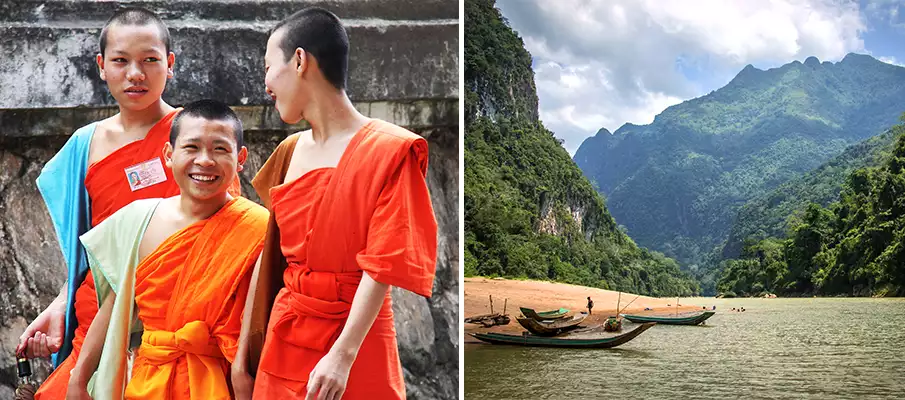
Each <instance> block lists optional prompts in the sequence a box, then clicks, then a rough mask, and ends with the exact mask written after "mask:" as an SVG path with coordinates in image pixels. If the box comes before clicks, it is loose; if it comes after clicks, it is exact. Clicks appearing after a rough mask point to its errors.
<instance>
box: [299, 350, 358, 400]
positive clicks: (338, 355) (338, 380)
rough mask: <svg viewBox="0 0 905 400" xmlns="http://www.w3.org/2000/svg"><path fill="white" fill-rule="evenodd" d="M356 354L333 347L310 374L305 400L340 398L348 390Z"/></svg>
mask: <svg viewBox="0 0 905 400" xmlns="http://www.w3.org/2000/svg"><path fill="white" fill-rule="evenodd" d="M353 361H355V354H351V353H350V352H342V351H339V350H336V349H331V350H330V351H329V352H327V355H325V356H324V358H321V360H320V361H318V362H317V365H315V366H314V369H313V370H312V371H311V375H309V376H308V395H307V396H305V400H339V399H341V398H342V397H343V393H345V391H346V382H348V381H349V371H350V370H351V369H352V362H353Z"/></svg>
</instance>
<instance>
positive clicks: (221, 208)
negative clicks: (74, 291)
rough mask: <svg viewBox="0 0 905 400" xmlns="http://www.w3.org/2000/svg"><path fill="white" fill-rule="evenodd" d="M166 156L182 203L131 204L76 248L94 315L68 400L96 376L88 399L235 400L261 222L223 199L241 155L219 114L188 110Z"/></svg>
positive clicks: (233, 130) (245, 203)
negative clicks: (232, 368)
mask: <svg viewBox="0 0 905 400" xmlns="http://www.w3.org/2000/svg"><path fill="white" fill-rule="evenodd" d="M163 153H164V159H165V160H166V166H167V168H168V169H170V170H171V172H172V174H173V177H174V179H175V181H176V182H177V184H178V185H179V188H180V190H181V192H180V194H179V195H178V196H175V197H170V198H166V199H146V200H139V201H136V202H133V203H131V204H129V205H128V206H126V207H123V208H122V209H121V210H119V211H117V212H116V213H114V214H113V215H112V216H111V217H110V218H108V219H107V220H105V221H104V222H102V223H101V224H99V225H98V226H97V227H95V228H94V229H92V230H91V231H89V232H88V233H86V234H85V235H83V236H82V238H81V241H82V244H83V245H84V246H85V249H86V251H87V253H88V260H89V264H90V266H91V269H92V271H93V274H94V279H95V282H96V285H97V288H98V290H97V293H98V301H99V304H102V306H101V308H100V311H99V312H98V316H97V318H95V320H94V322H93V323H92V325H91V327H90V328H89V330H88V335H87V337H86V339H85V344H84V346H83V348H82V355H81V357H80V358H79V360H78V363H77V364H76V367H75V368H74V369H73V372H72V377H71V379H70V381H69V391H68V395H67V396H68V397H67V398H72V399H84V398H87V396H88V389H89V380H90V379H91V377H92V375H95V374H94V372H95V370H96V371H97V373H96V375H95V378H94V381H93V383H92V385H90V387H91V390H92V391H93V396H94V398H95V399H121V398H127V399H230V398H231V394H230V388H229V384H228V379H227V376H228V372H229V365H230V363H231V362H232V360H233V357H234V355H235V351H236V345H237V342H238V339H239V331H240V328H241V323H240V319H241V316H242V310H243V308H244V304H245V298H246V293H247V291H248V285H249V281H250V275H251V271H252V267H253V265H254V264H255V261H256V260H257V258H258V255H259V254H260V251H261V248H262V245H263V240H264V233H265V232H266V229H267V221H268V215H269V214H268V212H267V210H266V209H265V208H263V207H261V206H259V205H257V204H255V203H253V202H251V201H250V200H247V199H244V198H242V197H236V198H234V197H232V196H231V195H230V194H229V192H228V188H229V187H230V184H231V182H233V181H234V179H235V176H236V174H237V173H238V172H239V171H241V170H242V169H243V164H244V163H245V160H246V157H247V155H248V151H247V149H246V148H245V146H244V145H243V139H242V124H241V122H240V121H239V119H238V117H236V115H235V114H234V113H233V112H232V110H230V109H229V107H227V106H226V105H224V104H222V103H219V102H215V101H212V100H202V101H199V102H196V103H192V104H189V105H187V106H186V107H185V109H184V110H183V111H182V112H181V113H180V114H179V115H178V116H177V117H176V119H175V121H174V122H173V127H172V133H171V135H170V139H169V143H167V146H166V147H165V149H164V150H163ZM133 309H134V310H136V312H135V313H133ZM139 323H140V325H141V326H143V329H144V333H143V335H142V343H141V346H140V347H139V348H138V352H137V354H136V355H135V361H134V366H133V369H132V376H131V380H129V377H128V376H127V368H126V358H125V356H126V351H127V348H128V342H129V340H128V339H129V334H130V332H133V331H136V330H138V329H139V328H140V326H139ZM98 365H100V368H98Z"/></svg>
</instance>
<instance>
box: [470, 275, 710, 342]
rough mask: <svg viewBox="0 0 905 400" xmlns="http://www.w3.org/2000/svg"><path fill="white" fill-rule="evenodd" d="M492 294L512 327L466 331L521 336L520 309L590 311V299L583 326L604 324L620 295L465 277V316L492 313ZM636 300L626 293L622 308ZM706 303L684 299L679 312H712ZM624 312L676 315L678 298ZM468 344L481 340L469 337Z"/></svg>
mask: <svg viewBox="0 0 905 400" xmlns="http://www.w3.org/2000/svg"><path fill="white" fill-rule="evenodd" d="M491 295H492V296H493V311H494V312H503V304H504V303H506V314H509V317H510V318H511V319H512V322H510V323H509V325H503V326H495V327H493V328H490V329H487V328H484V327H483V326H481V325H477V324H465V332H486V331H492V332H502V333H513V334H519V333H521V332H522V331H523V330H524V328H522V326H521V325H519V323H518V321H516V320H515V318H516V317H517V316H518V315H519V314H520V312H519V307H530V308H534V309H535V310H539V311H547V310H555V309H558V308H560V307H564V308H567V309H569V310H571V311H572V312H580V311H587V308H586V305H587V301H588V300H587V298H588V296H591V299H592V300H594V309H593V313H592V315H591V316H590V317H588V319H586V320H585V322H584V323H583V325H595V324H600V323H601V322H602V321H603V319H605V318H606V317H607V316H609V315H615V313H616V300H617V298H618V297H619V292H616V291H612V290H603V289H597V288H590V287H586V286H578V285H569V284H565V283H553V282H541V281H521V280H508V279H487V278H465V317H466V318H467V317H471V316H475V315H480V314H489V313H490V296H491ZM635 297H636V295H635V294H632V293H624V292H623V293H622V300H621V306H620V307H625V306H626V304H628V303H629V302H631V301H632V300H633V299H635ZM507 299H508V301H507ZM702 300H703V299H702V298H686V299H681V298H680V299H679V307H678V312H679V313H683V312H691V311H702V309H701V307H702V306H707V308H708V309H709V308H710V307H711V304H698V303H699V302H701V301H702ZM645 308H651V310H649V311H645V310H644V309H645ZM623 312H624V313H629V314H644V315H669V314H671V313H675V312H676V298H675V297H673V298H655V297H647V296H640V297H638V299H637V300H635V301H634V302H633V303H631V305H629V306H628V308H626V309H625V310H624V311H623ZM465 342H466V343H471V342H479V341H478V340H477V339H475V338H473V337H471V336H468V335H465Z"/></svg>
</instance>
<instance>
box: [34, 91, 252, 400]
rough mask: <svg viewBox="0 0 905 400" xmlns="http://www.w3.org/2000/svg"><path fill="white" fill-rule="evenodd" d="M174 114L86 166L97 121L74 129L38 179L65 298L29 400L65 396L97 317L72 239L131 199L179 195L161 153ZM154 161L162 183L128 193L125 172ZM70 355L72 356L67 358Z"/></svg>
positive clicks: (234, 190) (236, 189) (235, 188)
mask: <svg viewBox="0 0 905 400" xmlns="http://www.w3.org/2000/svg"><path fill="white" fill-rule="evenodd" d="M180 110H181V108H180V109H176V110H173V112H171V113H169V114H167V115H166V116H164V117H163V118H161V119H160V121H158V122H157V123H156V124H155V125H154V126H152V127H151V129H150V130H148V133H147V134H146V135H145V137H144V138H143V139H141V140H137V141H135V142H132V143H129V144H126V145H125V146H123V147H121V148H119V149H117V150H115V151H113V152H112V153H110V154H109V155H107V156H106V157H104V158H103V159H101V160H99V161H97V162H95V163H93V164H91V165H90V166H89V165H88V154H89V150H90V146H89V145H90V142H91V140H92V138H93V137H94V132H95V130H96V129H97V125H98V123H99V122H94V123H92V124H89V125H87V126H85V127H83V128H80V129H79V130H77V131H76V132H75V134H73V135H72V137H70V138H69V140H68V141H67V142H66V144H65V145H64V146H63V148H62V149H61V150H60V151H59V152H58V153H57V154H56V155H55V156H54V157H53V158H52V159H51V160H50V161H48V162H47V164H46V165H45V166H44V168H43V170H42V171H41V174H40V175H39V176H38V180H37V183H38V189H39V190H40V192H41V194H42V197H43V198H44V201H45V203H46V205H47V209H48V211H49V212H50V216H51V220H52V221H53V224H54V228H55V229H56V233H57V239H58V241H59V243H60V247H61V249H62V250H63V254H64V258H65V259H66V264H67V270H68V274H67V283H68V286H67V292H68V296H67V303H66V304H67V311H66V334H65V337H64V340H63V346H62V347H61V349H60V351H59V352H57V353H56V354H54V356H53V361H54V367H55V369H54V371H53V373H51V374H50V376H48V377H47V379H46V380H45V381H44V382H43V383H42V384H41V386H40V387H39V388H38V391H37V392H36V393H35V400H43V399H50V400H54V399H62V398H65V397H66V389H67V387H68V385H69V375H70V372H71V371H72V368H73V367H75V363H76V361H77V360H78V354H79V351H80V350H81V347H82V343H83V342H84V341H85V335H86V334H87V333H88V327H89V326H91V321H92V320H94V316H95V315H96V314H97V309H98V304H97V295H96V293H95V289H94V279H93V277H92V275H91V271H90V270H88V264H87V259H85V255H84V248H83V247H82V244H81V242H79V241H78V237H79V236H80V235H82V234H84V233H85V232H87V231H88V230H89V229H90V228H91V227H93V226H97V225H98V224H100V223H101V222H102V221H104V220H105V219H106V218H107V217H109V216H110V215H111V214H113V213H114V212H116V211H117V210H119V209H120V208H122V207H123V206H125V205H127V204H129V203H131V202H132V201H135V200H139V199H147V198H159V197H170V196H174V195H177V194H179V186H177V185H176V181H175V180H174V179H173V173H172V171H171V170H170V169H169V168H166V166H165V165H166V164H165V160H164V159H163V157H162V152H163V147H164V144H165V143H166V142H168V141H169V139H170V127H171V125H172V123H173V120H174V119H175V117H176V115H177V114H178V112H179V111H180ZM155 158H156V159H158V160H159V161H160V162H161V165H163V166H164V167H163V169H164V172H165V174H166V180H165V181H163V182H160V183H157V184H155V185H151V186H148V187H145V188H141V189H138V190H135V191H132V189H131V187H130V186H129V182H128V178H127V176H126V174H125V169H126V168H128V167H130V166H133V165H136V164H139V163H142V162H145V161H148V160H152V159H155ZM229 191H230V193H231V194H232V195H233V196H239V195H241V185H240V183H239V179H238V177H237V178H236V180H235V181H233V183H232V185H231V186H230V190H229ZM70 353H71V355H72V357H68V355H69V354H70Z"/></svg>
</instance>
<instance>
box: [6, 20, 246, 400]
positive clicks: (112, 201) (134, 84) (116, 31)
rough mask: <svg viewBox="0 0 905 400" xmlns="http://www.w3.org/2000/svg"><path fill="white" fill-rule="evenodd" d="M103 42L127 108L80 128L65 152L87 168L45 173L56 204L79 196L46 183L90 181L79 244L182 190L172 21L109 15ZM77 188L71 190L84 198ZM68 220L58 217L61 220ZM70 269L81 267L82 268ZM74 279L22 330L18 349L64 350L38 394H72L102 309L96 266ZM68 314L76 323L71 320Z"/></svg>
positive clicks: (108, 70) (108, 71)
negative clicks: (172, 144) (129, 211)
mask: <svg viewBox="0 0 905 400" xmlns="http://www.w3.org/2000/svg"><path fill="white" fill-rule="evenodd" d="M100 42H101V45H100V54H98V55H97V57H96V58H97V64H98V68H99V69H100V71H101V78H102V79H103V80H105V81H106V82H107V85H108V88H109V89H110V92H111V94H112V95H113V97H114V99H116V101H117V103H118V105H119V110H120V112H119V113H118V114H116V115H115V116H113V117H110V118H108V119H106V120H103V121H99V122H95V123H92V124H89V125H87V126H85V127H83V128H81V129H79V131H78V132H76V134H75V135H73V138H72V139H71V140H70V142H69V143H67V146H66V148H64V149H63V150H61V154H62V153H64V152H67V151H70V152H72V151H75V152H76V153H77V152H78V151H83V152H85V153H86V154H77V155H76V156H75V157H76V158H78V157H83V158H82V159H84V160H86V162H85V164H87V172H85V173H83V174H82V175H79V174H78V173H75V172H73V171H59V170H54V171H52V172H51V171H47V170H46V169H45V171H44V172H42V176H41V177H40V178H39V179H38V183H39V187H40V188H42V194H45V201H47V203H48V207H49V208H52V207H55V206H57V205H56V204H61V205H60V206H59V207H65V206H66V205H62V203H66V202H73V200H74V199H70V198H59V197H55V196H52V195H50V196H49V197H51V198H48V194H47V193H44V190H43V189H44V188H45V187H55V186H62V185H65V184H67V183H68V182H66V181H67V180H69V179H72V178H75V179H77V180H78V181H79V182H84V183H83V185H84V186H83V190H86V191H87V197H88V198H89V199H90V203H89V204H86V207H87V208H88V210H89V211H88V213H90V216H86V218H90V226H85V227H84V228H83V229H82V230H80V231H75V232H72V235H71V237H69V236H67V237H60V238H59V239H60V242H61V243H64V242H73V243H72V246H80V244H79V243H78V235H80V234H82V233H84V232H85V231H86V230H87V229H88V228H90V227H91V226H97V225H98V224H100V223H101V222H102V221H103V220H105V219H106V218H107V217H108V216H110V215H111V214H113V213H114V212H116V211H117V210H119V209H120V208H122V207H123V206H125V205H127V204H129V203H131V202H132V201H135V200H138V199H146V198H156V197H170V196H173V195H176V194H178V193H179V187H178V186H177V185H176V182H175V181H174V180H173V176H172V173H171V172H170V171H169V170H167V169H165V168H163V159H162V157H161V150H162V149H163V146H164V144H165V143H167V141H168V140H169V134H170V124H171V123H172V121H173V118H174V117H175V116H176V114H177V113H178V111H179V110H178V109H174V108H173V107H171V106H170V105H168V104H167V103H166V102H164V101H163V99H162V98H161V94H162V93H163V90H164V87H165V85H166V80H167V79H169V78H171V77H172V76H173V65H174V62H175V55H174V54H173V53H172V52H171V51H170V37H169V32H168V30H167V27H166V26H165V25H164V24H163V22H162V21H161V20H160V19H159V18H158V17H157V16H156V15H155V14H154V13H152V12H150V11H148V10H145V9H142V8H134V7H130V8H124V9H122V10H119V11H117V12H116V13H115V14H114V15H113V16H112V17H111V18H110V19H109V20H108V21H107V23H106V24H105V26H104V28H103V30H102V31H101V40H100ZM80 140H81V141H85V142H90V145H87V146H82V147H80V148H79V150H74V147H78V146H77V142H78V141H80ZM54 161H56V162H57V164H64V165H63V168H69V167H70V166H68V165H65V163H63V162H61V161H63V160H54ZM54 161H51V162H50V163H48V166H49V167H50V168H51V169H54V167H56V165H54V164H53V163H54ZM130 173H135V174H137V175H139V176H141V177H143V182H141V183H139V184H136V183H133V182H132V181H131V180H130V179H128V175H129V174H130ZM73 192H75V191H69V192H66V193H67V194H69V195H72V196H73V197H76V194H75V193H73ZM230 193H231V194H233V195H234V196H238V195H240V193H241V189H240V184H239V180H238V178H237V179H236V180H235V181H234V182H233V184H232V186H230ZM70 206H71V205H70ZM51 215H52V216H53V213H51ZM60 222H61V221H54V223H55V225H57V224H59V223H60ZM58 231H59V229H58ZM60 233H63V232H60ZM67 233H68V232H67ZM83 268H87V265H85V266H83ZM70 269H71V270H74V271H79V270H80V268H78V267H76V266H71V268H70ZM67 280H68V281H70V283H71V284H72V289H75V292H74V294H72V295H70V296H69V297H68V300H67V293H68V292H69V290H68V289H67V286H65V285H64V287H63V290H62V291H61V293H60V295H59V296H58V298H57V300H55V301H54V302H53V303H52V304H51V305H50V306H48V308H47V309H46V310H45V311H44V312H42V313H41V315H40V316H39V317H38V318H36V319H35V321H34V322H32V324H31V325H29V327H28V328H27V329H26V331H25V332H24V333H23V334H22V336H21V338H20V345H19V348H18V349H17V353H26V355H27V356H28V357H29V358H34V357H46V356H48V355H50V353H54V352H57V351H60V353H61V354H58V355H57V357H56V363H55V364H56V365H58V366H57V367H56V369H55V370H54V372H53V373H52V374H51V375H50V376H49V377H48V378H47V379H46V380H45V381H44V383H43V384H42V385H41V386H40V387H39V389H38V391H37V393H36V394H35V398H36V399H38V400H41V399H60V398H63V397H64V396H65V394H66V387H67V384H68V381H69V375H70V371H71V370H72V367H73V366H74V365H75V362H76V360H77V359H78V355H79V352H80V349H81V346H82V343H83V341H84V338H85V333H86V332H87V331H88V326H90V325H91V321H92V320H93V318H94V315H95V314H96V313H97V309H98V305H97V298H96V293H95V289H94V279H93V277H92V275H91V272H90V271H88V272H87V274H86V275H82V276H80V274H78V273H76V274H72V275H70V276H69V277H68V278H67ZM78 282H80V283H78ZM67 309H68V311H67ZM67 315H68V316H69V318H70V320H69V321H67V320H66V317H67ZM64 328H68V329H64ZM64 330H65V335H64ZM70 351H71V354H70V356H68V357H67V356H66V354H68V353H69V352H70Z"/></svg>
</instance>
